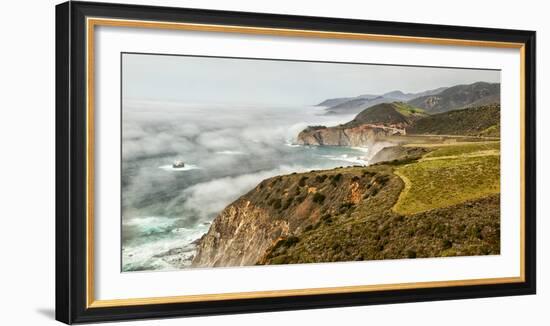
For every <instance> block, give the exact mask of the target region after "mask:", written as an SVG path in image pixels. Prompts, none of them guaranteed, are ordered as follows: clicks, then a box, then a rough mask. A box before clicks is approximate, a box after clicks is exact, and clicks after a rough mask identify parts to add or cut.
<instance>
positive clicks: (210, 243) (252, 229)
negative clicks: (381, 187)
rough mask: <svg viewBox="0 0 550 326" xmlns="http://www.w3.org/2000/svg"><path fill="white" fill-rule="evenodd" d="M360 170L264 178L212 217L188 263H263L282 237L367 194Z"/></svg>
mask: <svg viewBox="0 0 550 326" xmlns="http://www.w3.org/2000/svg"><path fill="white" fill-rule="evenodd" d="M344 171H345V172H344ZM364 171H365V169H364V168H347V169H334V170H329V171H317V172H309V173H303V174H291V175H286V176H279V177H273V178H270V179H266V180H264V181H262V182H261V183H260V184H259V185H258V186H257V187H256V188H254V189H252V190H251V191H250V192H248V193H247V194H246V195H244V196H242V197H241V198H239V199H237V200H236V201H235V202H233V203H232V204H231V205H229V206H228V207H226V208H225V209H224V210H223V211H222V212H221V213H220V214H219V215H218V216H217V217H216V218H215V220H214V222H213V223H212V226H211V227H210V230H209V231H208V233H207V234H205V235H204V236H203V237H202V239H201V240H200V244H199V246H198V250H197V254H196V256H195V258H194V259H193V264H192V265H193V266H195V267H215V266H246V265H255V264H258V263H262V261H264V260H265V257H266V254H267V253H268V252H270V251H271V250H272V248H273V247H274V246H275V245H276V244H277V243H279V242H280V241H284V240H287V239H292V238H293V237H295V236H298V235H300V234H301V233H303V232H304V231H305V230H308V229H310V228H312V226H313V225H316V224H318V223H320V220H321V217H322V216H323V215H325V214H326V213H327V212H339V211H341V210H342V209H349V207H352V206H354V205H357V204H359V203H360V202H361V201H362V200H363V196H364V193H365V192H367V191H372V190H374V189H376V187H373V186H372V182H374V181H373V180H374V179H373V178H374V177H372V175H370V174H365V172H364ZM373 175H374V174H373ZM369 183H370V184H371V185H370V186H369ZM369 189H370V190H369Z"/></svg>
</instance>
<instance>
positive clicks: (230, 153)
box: [216, 150, 246, 155]
mask: <svg viewBox="0 0 550 326" xmlns="http://www.w3.org/2000/svg"><path fill="white" fill-rule="evenodd" d="M216 154H223V155H245V154H246V153H245V152H241V151H231V150H225V151H217V152H216Z"/></svg>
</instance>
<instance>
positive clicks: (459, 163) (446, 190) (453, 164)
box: [394, 148, 500, 214]
mask: <svg viewBox="0 0 550 326" xmlns="http://www.w3.org/2000/svg"><path fill="white" fill-rule="evenodd" d="M449 149H451V148H449ZM470 149H471V148H470ZM455 150H459V151H460V150H461V151H462V152H460V153H464V152H463V151H464V148H462V149H458V148H457V149H455ZM484 150H486V149H484ZM444 154H445V155H443V156H450V155H449V154H451V155H452V152H447V153H444ZM457 154H458V153H457ZM457 154H455V155H457ZM395 173H396V174H397V175H399V176H400V177H402V179H403V180H404V181H405V184H406V187H405V189H404V191H403V192H402V193H401V195H400V197H399V200H398V201H397V203H396V204H395V206H394V211H396V212H397V213H400V214H412V213H417V212H423V211H426V210H429V209H434V208H440V207H446V206H450V205H455V204H459V203H462V202H464V201H466V200H470V199H474V198H479V197H482V196H486V195H489V194H494V193H499V192H500V156H498V155H486V156H471V157H468V156H465V157H460V156H459V157H456V158H446V159H438V160H426V161H423V162H418V163H415V164H410V165H405V166H403V167H400V168H397V169H396V171H395Z"/></svg>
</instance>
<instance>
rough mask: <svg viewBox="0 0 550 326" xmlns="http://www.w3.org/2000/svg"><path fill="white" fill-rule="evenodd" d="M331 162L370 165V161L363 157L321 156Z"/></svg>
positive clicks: (345, 155)
mask: <svg viewBox="0 0 550 326" xmlns="http://www.w3.org/2000/svg"><path fill="white" fill-rule="evenodd" d="M321 156H323V157H325V158H327V159H329V160H333V161H341V162H347V163H352V164H359V165H367V164H369V161H368V160H367V159H366V158H364V157H361V156H349V155H348V154H342V155H338V156H335V155H321Z"/></svg>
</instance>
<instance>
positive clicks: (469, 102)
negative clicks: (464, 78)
mask: <svg viewBox="0 0 550 326" xmlns="http://www.w3.org/2000/svg"><path fill="white" fill-rule="evenodd" d="M408 103H409V104H410V105H413V106H416V107H419V108H422V109H425V110H426V112H428V113H441V112H447V111H451V110H458V109H462V108H466V107H469V106H478V105H487V104H491V103H500V84H499V83H486V82H477V83H473V84H469V85H457V86H453V87H449V88H447V89H445V90H444V91H442V92H441V93H439V94H436V95H427V96H421V97H418V98H415V99H412V100H410V101H409V102H408Z"/></svg>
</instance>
